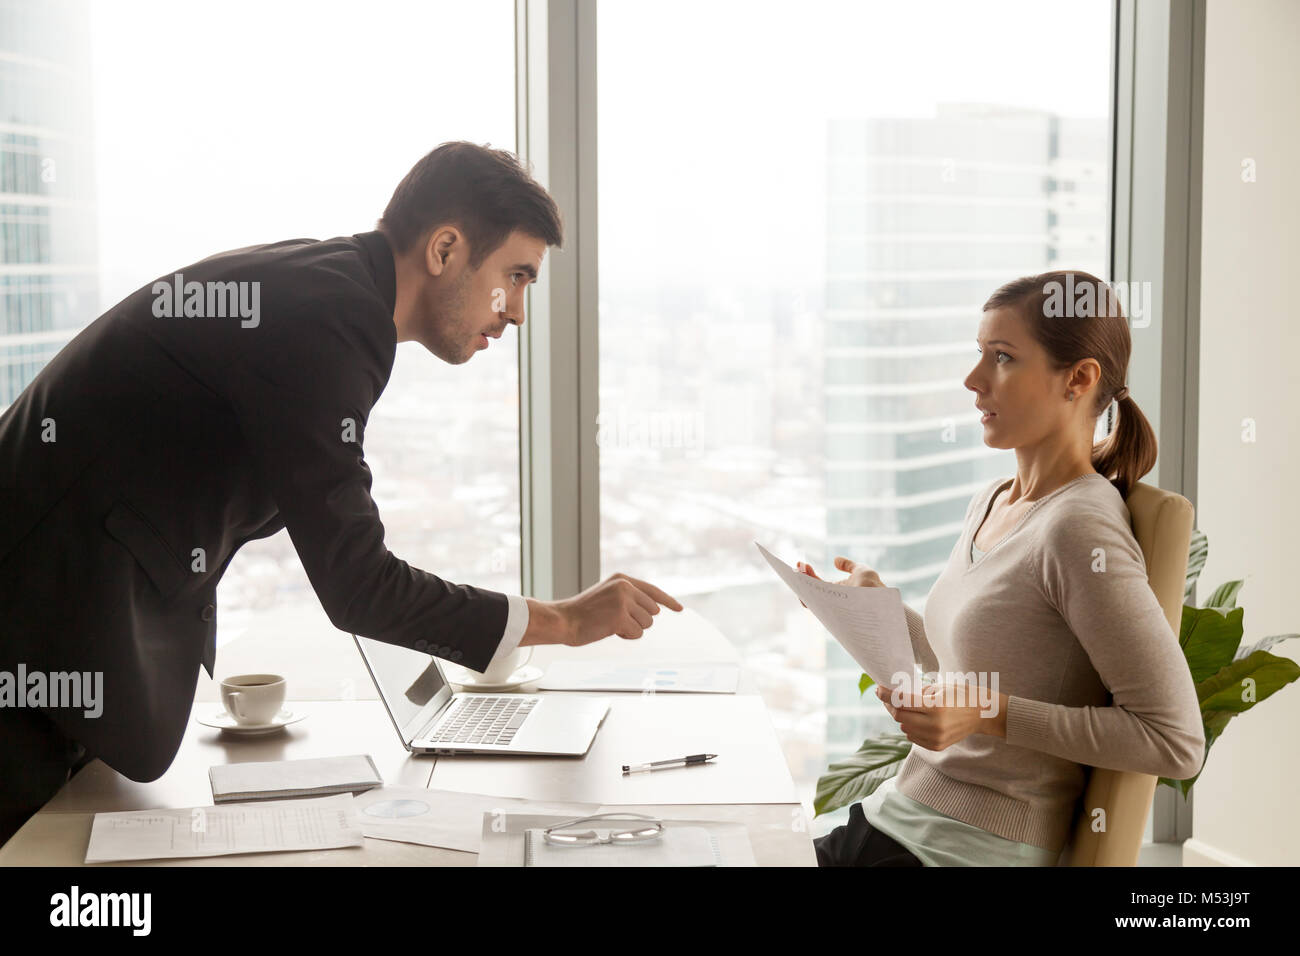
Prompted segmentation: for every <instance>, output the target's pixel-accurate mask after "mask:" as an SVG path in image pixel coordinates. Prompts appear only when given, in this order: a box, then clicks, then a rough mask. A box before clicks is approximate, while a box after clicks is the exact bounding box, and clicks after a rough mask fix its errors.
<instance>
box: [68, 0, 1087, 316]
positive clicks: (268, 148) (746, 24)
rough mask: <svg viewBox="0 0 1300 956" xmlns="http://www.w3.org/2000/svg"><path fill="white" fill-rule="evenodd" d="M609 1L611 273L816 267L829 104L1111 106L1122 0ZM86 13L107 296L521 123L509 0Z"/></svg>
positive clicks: (767, 277)
mask: <svg viewBox="0 0 1300 956" xmlns="http://www.w3.org/2000/svg"><path fill="white" fill-rule="evenodd" d="M598 11H599V12H598V22H599V31H600V50H599V63H600V67H599V71H600V85H599V91H598V92H599V102H600V117H599V124H600V135H601V168H600V184H601V189H600V210H601V229H602V234H601V263H602V276H603V277H604V276H608V277H609V278H610V279H611V280H614V281H617V280H618V278H619V277H620V275H626V274H628V272H629V270H632V271H635V270H639V269H643V268H644V265H645V263H644V260H645V258H646V250H647V249H653V250H660V251H661V263H666V264H667V265H668V267H669V270H670V271H677V272H678V273H679V275H680V277H681V278H682V279H683V281H688V280H690V279H698V278H707V277H708V276H710V275H716V274H720V273H726V274H728V275H732V276H736V275H740V276H744V277H746V278H747V280H750V281H755V282H764V283H776V282H779V281H782V276H783V275H788V270H794V271H795V272H797V273H798V274H800V275H812V274H814V273H815V272H816V271H817V270H819V269H820V262H821V256H822V248H823V243H824V216H825V210H824V206H825V181H824V167H825V135H826V134H825V130H826V121H827V119H828V118H830V117H847V116H928V115H931V114H932V113H933V110H934V107H935V104H936V103H937V102H939V101H945V102H952V101H982V102H995V103H1006V104H1013V105H1022V106H1029V107H1040V108H1045V109H1050V110H1053V111H1055V112H1058V113H1060V114H1062V115H1073V116H1105V115H1106V113H1107V105H1108V104H1107V95H1108V86H1107V83H1108V80H1107V77H1108V70H1109V49H1110V47H1109V44H1110V30H1111V23H1110V19H1111V14H1110V4H1109V2H1107V0H1072V2H1067V0H1014V2H1013V0H997V2H994V0H985V2H980V3H971V2H917V0H913V2H907V3H899V2H896V0H895V2H865V0H852V2H838V3H830V2H811V0H804V2H799V3H790V2H782V3H773V2H754V0H744V2H740V0H689V2H683V0H653V2H651V0H601V2H600V5H599V8H598ZM93 17H94V23H93V30H94V32H93V36H94V39H95V49H96V52H95V59H94V66H93V71H94V78H95V97H96V103H95V115H96V151H97V165H98V173H99V181H98V192H99V203H100V216H101V262H102V266H103V277H104V287H103V297H104V306H105V307H107V305H110V304H112V303H114V302H116V301H118V300H119V299H120V298H122V297H123V296H125V295H126V294H128V293H129V292H131V291H132V290H134V289H135V288H137V287H138V286H140V285H141V284H143V283H144V282H145V281H147V280H148V279H150V278H152V277H153V276H155V275H159V274H162V273H163V272H166V271H169V270H171V269H174V268H176V267H179V266H181V265H184V264H186V263H188V262H192V261H194V260H196V259H199V258H202V257H204V256H206V255H209V254H211V253H214V252H218V251H220V250H223V249H229V248H233V247H236V246H240V245H246V244H250V243H255V242H272V241H276V240H279V239H286V238H292V237H296V236H313V237H316V238H327V237H329V236H335V235H343V234H348V233H352V232H359V231H362V230H365V229H370V228H373V225H374V220H375V219H376V218H377V217H378V216H379V214H380V213H381V212H382V210H383V207H384V205H385V204H386V202H387V201H388V198H389V196H390V195H391V193H392V189H393V187H394V186H395V185H396V184H397V182H398V180H399V179H400V178H401V177H402V175H403V174H405V172H406V171H407V170H408V169H409V168H410V166H411V165H412V164H413V163H414V162H415V160H416V159H418V158H419V157H420V156H421V155H423V154H424V153H425V152H427V151H428V150H429V149H431V148H433V147H434V146H436V145H437V144H438V143H440V142H442V141H444V140H448V139H470V140H474V141H477V142H490V143H491V144H492V145H494V146H505V147H507V148H513V145H514V120H513V109H514V62H513V57H514V37H513V3H512V2H511V0H475V2H473V3H466V2H462V0H454V2H447V0H407V2H394V0H367V2H365V3H362V4H358V3H355V2H338V0H333V2H322V0H313V2H310V3H308V2H302V0H259V2H250V0H229V2H224V0H223V2H221V3H201V2H187V3H183V4H178V3H175V2H174V0H173V2H163V0H97V2H96V3H95V4H94V11H93ZM778 235H779V236H783V237H784V238H783V239H778V238H777V237H778ZM776 242H779V243H781V245H782V249H783V253H782V254H783V257H784V258H783V262H784V267H783V269H782V270H780V271H779V272H777V273H774V272H773V270H772V268H771V260H770V259H769V258H766V257H767V256H768V253H767V252H765V251H764V250H765V249H767V248H770V247H771V245H772V244H773V243H776Z"/></svg>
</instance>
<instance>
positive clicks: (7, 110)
mask: <svg viewBox="0 0 1300 956" xmlns="http://www.w3.org/2000/svg"><path fill="white" fill-rule="evenodd" d="M91 124H92V115H91V80H90V14H89V8H88V4H87V3H86V2H85V0H0V236H2V240H0V241H2V243H3V245H2V247H0V408H4V407H6V406H8V405H9V404H10V403H11V402H13V400H14V398H16V397H17V396H18V394H19V393H20V392H22V390H23V389H24V388H26V387H27V384H28V383H29V382H31V380H32V379H33V378H34V377H35V376H36V373H37V372H39V371H40V370H41V368H42V366H44V365H45V363H46V362H48V361H49V360H50V358H51V357H52V356H53V355H54V354H55V353H56V352H58V350H59V349H60V348H62V346H63V344H64V343H65V342H67V341H68V339H70V338H71V337H72V335H73V334H75V332H76V330H77V329H78V328H80V327H81V326H83V325H85V324H86V322H87V321H89V320H90V319H93V318H94V317H95V313H96V312H97V311H98V304H99V280H98V242H97V239H96V229H97V223H96V211H95V201H94V155H93V150H92V138H91V130H92V125H91Z"/></svg>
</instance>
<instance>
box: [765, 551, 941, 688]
mask: <svg viewBox="0 0 1300 956" xmlns="http://www.w3.org/2000/svg"><path fill="white" fill-rule="evenodd" d="M754 544H755V545H756V546H757V547H758V550H759V551H761V552H762V554H763V557H764V558H766V559H767V563H768V564H770V565H771V566H772V570H774V571H775V572H776V573H777V574H778V575H779V576H780V578H781V580H782V581H784V582H785V583H786V584H787V585H788V586H789V588H790V590H791V591H793V592H794V593H795V595H796V596H798V598H799V600H801V601H803V603H804V604H806V605H808V610H810V611H812V613H813V615H814V616H815V617H816V618H817V620H819V621H821V622H822V624H823V625H824V626H825V628H826V630H828V631H830V632H831V636H832V637H834V638H835V640H837V641H839V642H840V644H841V645H842V646H843V647H844V649H845V650H846V651H848V652H849V656H850V657H852V658H853V659H854V660H855V661H857V662H858V664H859V665H860V666H861V667H862V669H863V670H864V671H865V672H866V673H867V676H868V677H870V678H871V679H872V680H873V681H875V682H876V683H877V684H879V685H881V686H882V687H892V686H894V685H896V684H897V683H899V680H901V679H902V678H898V679H895V675H897V674H906V675H909V676H908V678H907V680H909V681H910V682H911V686H913V687H916V686H920V684H921V668H920V667H919V666H918V665H917V664H916V662H915V660H914V658H913V655H912V640H911V638H910V637H908V634H907V615H906V613H905V612H904V610H903V596H902V593H901V592H900V591H899V590H898V588H866V587H854V586H853V585H849V584H834V583H832V582H830V581H822V580H819V579H818V578H814V577H812V576H811V575H807V574H801V573H800V572H798V571H796V570H795V569H794V568H792V567H790V565H788V564H786V563H785V562H784V561H782V560H781V559H780V558H778V557H777V556H776V555H774V554H772V552H771V551H768V550H767V548H765V547H763V546H762V545H761V544H759V543H758V542H757V541H755V542H754Z"/></svg>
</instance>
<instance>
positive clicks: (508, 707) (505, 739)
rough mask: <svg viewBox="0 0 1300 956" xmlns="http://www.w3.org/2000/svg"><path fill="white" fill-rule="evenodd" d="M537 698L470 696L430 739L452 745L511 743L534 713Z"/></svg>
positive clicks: (462, 700)
mask: <svg viewBox="0 0 1300 956" xmlns="http://www.w3.org/2000/svg"><path fill="white" fill-rule="evenodd" d="M536 704H537V700H536V698H533V699H529V700H521V699H520V698H518V697H467V698H461V702H460V705H459V706H458V707H457V708H456V710H455V711H454V712H453V713H452V714H451V715H450V717H449V718H448V719H447V720H445V721H443V722H442V723H441V724H440V725H439V726H438V727H437V729H435V730H434V733H433V736H432V737H430V738H429V739H430V740H433V741H435V742H437V743H453V744H508V743H510V742H511V741H512V740H514V738H515V733H516V731H518V730H519V727H520V725H522V724H523V722H524V721H525V720H526V719H527V717H528V715H529V714H530V713H532V710H533V707H534V706H536Z"/></svg>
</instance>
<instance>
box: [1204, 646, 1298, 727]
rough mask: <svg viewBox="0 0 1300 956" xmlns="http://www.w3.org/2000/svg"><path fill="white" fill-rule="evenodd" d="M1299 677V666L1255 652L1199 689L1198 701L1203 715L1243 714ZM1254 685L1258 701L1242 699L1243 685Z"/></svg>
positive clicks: (1281, 658) (1283, 659)
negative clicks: (1246, 681)
mask: <svg viewBox="0 0 1300 956" xmlns="http://www.w3.org/2000/svg"><path fill="white" fill-rule="evenodd" d="M1298 677H1300V664H1297V663H1296V662H1295V661H1293V660H1291V659H1290V658H1286V657H1276V656H1274V655H1273V654H1270V653H1269V652H1268V651H1255V652H1254V653H1253V654H1248V655H1246V656H1245V657H1243V658H1241V659H1240V660H1235V661H1233V662H1232V663H1231V664H1229V665H1228V666H1227V667H1225V668H1223V669H1222V670H1221V671H1219V672H1218V673H1217V674H1215V675H1214V676H1213V677H1210V678H1208V679H1207V680H1204V681H1201V682H1200V683H1199V684H1197V685H1196V698H1197V700H1199V701H1200V702H1201V713H1202V715H1204V714H1205V713H1206V712H1207V711H1226V712H1228V713H1234V714H1241V713H1245V712H1246V711H1248V710H1250V708H1252V707H1254V706H1255V705H1256V704H1258V703H1259V702H1260V701H1264V700H1268V698H1269V697H1271V696H1272V695H1273V694H1275V693H1276V692H1277V691H1279V690H1281V689H1282V688H1283V687H1285V686H1286V685H1287V684H1289V683H1291V682H1292V681H1293V680H1295V679H1296V678H1298ZM1247 678H1250V679H1253V680H1254V681H1255V699H1254V700H1243V699H1242V687H1241V683H1242V681H1244V680H1246V679H1247Z"/></svg>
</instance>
